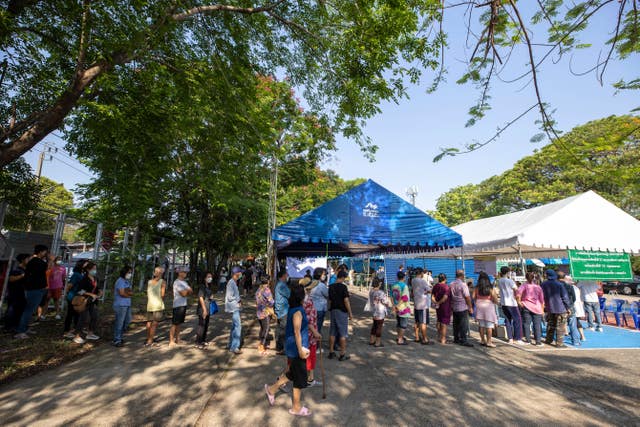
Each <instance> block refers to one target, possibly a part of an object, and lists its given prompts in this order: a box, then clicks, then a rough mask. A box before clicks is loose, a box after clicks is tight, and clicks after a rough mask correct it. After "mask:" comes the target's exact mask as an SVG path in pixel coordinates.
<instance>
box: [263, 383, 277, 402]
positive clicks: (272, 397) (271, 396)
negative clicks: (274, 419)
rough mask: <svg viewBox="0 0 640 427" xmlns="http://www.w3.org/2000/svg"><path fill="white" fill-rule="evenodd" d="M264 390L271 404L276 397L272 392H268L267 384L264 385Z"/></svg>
mask: <svg viewBox="0 0 640 427" xmlns="http://www.w3.org/2000/svg"><path fill="white" fill-rule="evenodd" d="M264 392H265V393H266V394H267V399H269V405H271V406H273V404H274V403H275V401H276V397H275V396H274V395H273V394H269V385H268V384H265V385H264Z"/></svg>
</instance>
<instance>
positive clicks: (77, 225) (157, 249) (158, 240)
mask: <svg viewBox="0 0 640 427" xmlns="http://www.w3.org/2000/svg"><path fill="white" fill-rule="evenodd" d="M38 244H41V245H45V246H47V247H48V248H49V252H50V255H51V256H52V257H56V256H60V257H61V258H62V261H63V265H64V266H65V267H66V268H67V273H68V274H67V277H69V276H70V275H71V274H72V270H73V268H74V266H76V265H77V264H78V263H80V262H81V261H83V260H93V261H94V262H96V264H97V266H98V276H97V278H98V283H99V286H100V288H101V289H102V291H103V296H102V299H103V300H104V299H110V298H112V294H113V287H114V286H113V285H114V283H115V281H116V280H117V278H118V276H119V274H120V271H121V269H122V268H123V267H124V266H128V267H131V268H132V269H133V272H134V274H133V278H132V279H131V284H132V286H133V288H134V290H136V291H138V292H142V291H144V290H145V289H146V284H147V282H148V280H149V279H150V278H151V277H152V275H153V271H154V268H155V267H157V266H161V267H164V269H165V275H164V278H165V280H166V281H167V283H168V284H169V286H171V284H172V283H173V280H174V278H175V269H176V267H178V266H191V267H192V269H191V272H190V279H191V281H192V283H193V284H195V285H196V286H195V287H197V284H199V283H201V282H202V281H203V276H204V273H205V272H206V271H207V269H208V268H207V267H208V266H207V265H206V261H205V260H204V259H203V258H198V256H197V255H196V254H194V253H193V252H189V251H187V252H184V251H183V250H181V249H180V248H178V247H177V245H176V243H175V242H172V241H170V240H169V239H166V238H164V237H161V236H156V235H153V234H151V233H145V232H142V231H140V230H139V229H138V228H137V227H121V228H112V229H109V228H105V227H104V226H103V225H102V224H100V223H97V222H95V221H91V220H83V219H80V218H76V217H74V216H72V215H69V214H67V213H65V212H56V211H50V210H46V209H37V210H34V211H30V212H24V211H20V210H19V209H15V208H13V207H12V206H11V205H8V204H6V203H2V202H0V286H2V296H3V298H2V300H0V310H2V302H4V301H5V298H4V296H5V294H6V282H7V278H8V272H9V271H10V269H11V268H12V264H14V265H15V258H16V256H17V255H18V254H21V253H25V254H32V253H33V250H34V247H35V245H38ZM63 301H64V298H63ZM63 304H64V302H63Z"/></svg>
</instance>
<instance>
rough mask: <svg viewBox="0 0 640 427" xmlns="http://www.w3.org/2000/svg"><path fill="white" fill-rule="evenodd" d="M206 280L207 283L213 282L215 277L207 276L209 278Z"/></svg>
mask: <svg viewBox="0 0 640 427" xmlns="http://www.w3.org/2000/svg"><path fill="white" fill-rule="evenodd" d="M205 282H207V283H211V282H213V277H207V278H206V279H205Z"/></svg>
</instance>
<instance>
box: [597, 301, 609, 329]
mask: <svg viewBox="0 0 640 427" xmlns="http://www.w3.org/2000/svg"><path fill="white" fill-rule="evenodd" d="M598 301H600V319H601V320H602V322H603V323H609V318H608V317H607V305H606V304H607V299H606V298H605V297H599V298H598Z"/></svg>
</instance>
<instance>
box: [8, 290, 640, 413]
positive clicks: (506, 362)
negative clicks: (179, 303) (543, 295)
mask: <svg viewBox="0 0 640 427" xmlns="http://www.w3.org/2000/svg"><path fill="white" fill-rule="evenodd" d="M353 306H354V308H355V310H354V311H355V320H354V322H353V324H352V332H353V333H352V336H351V337H350V342H349V353H350V354H351V356H352V357H351V360H348V361H344V362H339V361H337V360H328V359H326V358H325V359H324V367H325V378H326V390H327V398H326V399H322V388H321V387H314V388H312V389H307V390H304V392H303V402H304V403H305V404H306V405H307V406H309V408H310V409H311V410H312V411H313V415H312V416H311V417H309V418H304V419H298V418H294V417H293V416H291V415H290V414H289V413H288V412H287V410H288V408H289V407H290V396H289V395H287V394H284V393H280V394H279V395H278V396H277V397H276V404H275V406H274V407H270V406H269V405H268V402H267V399H266V397H265V394H264V391H263V386H264V384H265V383H267V382H269V383H270V382H273V381H274V380H275V377H276V376H277V375H278V374H279V373H280V371H281V370H282V369H283V367H284V365H285V362H286V359H285V358H284V357H283V356H276V355H275V354H273V353H272V354H271V355H269V356H267V357H262V356H260V355H259V354H258V352H257V351H256V350H255V346H256V338H257V333H258V331H257V325H256V324H255V321H254V318H255V311H254V309H253V308H251V307H246V308H245V311H244V313H243V326H244V329H245V331H246V332H247V336H246V337H245V351H244V354H242V355H240V356H236V357H231V355H230V353H228V352H227V351H226V350H225V346H226V344H227V342H228V326H229V320H230V318H229V316H228V315H227V314H221V315H219V316H218V317H216V318H214V320H213V321H212V332H211V334H210V338H214V339H213V341H214V345H213V347H212V348H211V350H207V351H202V350H198V349H195V348H193V347H192V346H190V345H184V346H182V347H180V348H177V349H169V348H168V346H167V345H166V339H165V341H164V342H161V345H160V347H157V348H154V349H145V348H144V347H143V346H142V342H143V334H141V333H137V334H134V335H131V336H130V337H129V342H128V345H127V346H125V347H124V348H121V349H115V348H112V347H111V346H108V345H104V346H100V348H97V349H96V350H95V351H94V352H91V354H89V355H87V356H85V357H83V358H82V359H80V360H77V361H75V362H72V363H69V364H66V365H63V366H59V367H56V368H53V369H50V370H47V371H44V372H41V373H38V374H36V375H34V376H32V377H30V378H26V379H20V380H16V381H14V382H12V383H11V384H8V385H5V386H2V387H0V414H2V417H3V418H2V420H3V425H11V426H14V425H15V426H26V425H29V426H31V425H47V426H55V425H123V424H124V425H180V426H185V425H187V426H188V425H203V426H223V425H224V426H229V425H232V426H236V425H242V426H249V425H273V426H279V425H287V426H288V425H329V426H333V425H336V426H338V425H348V426H353V425H356V426H360V425H362V426H365V425H367V426H368V425H371V426H374V425H375V426H379V425H452V426H453V425H492V426H494V425H531V426H533V425H563V426H564V425H566V426H569V425H589V426H600V425H621V426H622V425H624V426H632V425H640V421H639V420H640V406H639V405H638V399H639V398H640V388H639V386H638V384H640V382H639V380H640V369H639V368H640V367H639V366H638V365H639V363H640V349H634V350H558V349H555V348H551V347H548V348H546V347H545V348H543V349H541V350H538V349H536V350H534V351H526V350H523V349H521V348H518V347H516V346H511V345H508V344H504V343H498V344H499V345H498V348H496V349H487V348H484V347H480V346H478V345H476V346H475V347H473V348H464V347H459V346H454V345H446V346H441V345H434V346H421V345H419V344H414V343H411V344H410V345H408V346H406V347H401V346H397V345H395V344H394V337H395V330H394V323H395V322H393V321H392V320H388V321H387V322H386V323H385V331H384V343H385V347H384V348H381V349H376V348H373V347H370V346H368V345H367V342H368V333H369V328H370V320H369V318H368V315H366V314H365V313H363V311H362V308H363V307H364V300H363V299H359V298H358V297H353ZM191 311H193V309H192V310H191ZM194 322H195V319H194V317H193V315H191V316H190V317H188V321H187V325H185V335H184V338H185V339H186V340H188V341H189V342H191V340H192V338H193V332H194V331H193V326H194ZM167 326H168V325H167V324H165V325H163V327H162V331H161V333H160V336H161V337H162V338H164V337H165V335H166V332H167ZM327 328H328V325H326V324H325V332H326V331H327ZM433 332H434V331H433V329H432V328H430V330H429V335H430V336H433ZM409 336H410V337H411V338H412V333H410V334H409ZM472 336H473V339H474V342H477V334H476V333H473V334H472ZM316 377H317V378H320V377H321V374H320V371H319V370H317V374H316Z"/></svg>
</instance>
